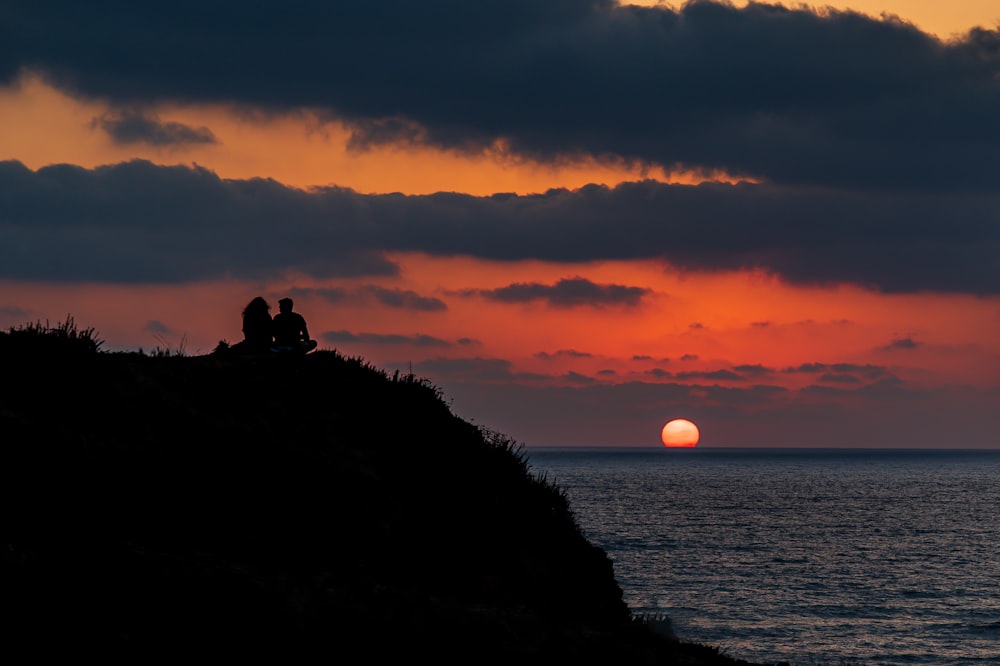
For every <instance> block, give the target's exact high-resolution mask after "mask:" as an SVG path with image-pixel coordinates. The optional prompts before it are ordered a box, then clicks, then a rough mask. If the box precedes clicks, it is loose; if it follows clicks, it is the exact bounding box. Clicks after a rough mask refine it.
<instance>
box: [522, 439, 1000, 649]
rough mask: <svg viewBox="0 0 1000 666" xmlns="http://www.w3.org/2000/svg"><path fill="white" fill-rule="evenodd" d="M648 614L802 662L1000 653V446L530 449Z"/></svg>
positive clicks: (680, 629)
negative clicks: (998, 448)
mask: <svg viewBox="0 0 1000 666" xmlns="http://www.w3.org/2000/svg"><path fill="white" fill-rule="evenodd" d="M525 455H526V457H527V459H528V462H529V465H530V468H531V470H532V471H533V472H534V473H535V474H536V475H544V476H545V478H547V479H548V480H549V481H550V482H553V483H555V484H556V485H557V486H558V487H559V488H561V489H562V490H563V491H564V492H565V493H566V495H567V497H568V498H569V501H570V506H571V508H572V510H573V513H574V514H575V516H576V519H577V522H578V524H579V525H580V527H581V528H582V529H583V531H584V533H585V534H586V535H587V537H588V539H589V540H590V541H591V542H592V543H594V544H595V545H597V546H600V547H601V548H603V549H604V550H605V551H606V552H607V553H608V556H609V557H610V558H611V560H612V562H613V563H614V569H615V576H616V578H617V580H618V582H619V584H620V585H621V587H622V589H623V591H624V593H625V601H626V603H627V604H628V605H629V607H630V608H631V609H632V611H633V613H635V614H643V615H647V616H662V615H666V616H668V617H669V619H670V622H671V624H672V627H673V630H674V632H675V633H676V634H677V636H678V637H679V638H680V639H682V640H685V641H691V642H696V643H703V644H706V645H711V646H715V647H718V648H719V649H720V651H721V652H722V653H724V654H726V655H728V656H731V657H735V658H740V659H746V660H748V661H753V662H758V663H776V662H779V661H788V662H789V663H791V664H792V665H793V666H814V665H815V666H819V665H823V666H842V665H845V664H852V665H853V664H859V665H860V664H872V665H874V664H877V665H880V666H912V665H914V664H933V665H934V666H949V665H955V666H957V665H963V666H964V665H969V664H1000V534H998V531H997V530H998V528H1000V451H943V450H937V451H917V450H885V449H879V450H870V449H869V450H851V449H824V450H806V449H794V450H789V449H712V448H694V449H666V448H661V447H654V448H643V449H632V448H629V449H610V448H608V449H555V448H551V449H550V448H526V449H525Z"/></svg>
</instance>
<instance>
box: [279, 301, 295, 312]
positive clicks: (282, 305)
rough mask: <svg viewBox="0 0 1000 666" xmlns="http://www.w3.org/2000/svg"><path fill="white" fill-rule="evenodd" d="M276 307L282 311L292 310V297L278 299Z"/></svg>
mask: <svg viewBox="0 0 1000 666" xmlns="http://www.w3.org/2000/svg"><path fill="white" fill-rule="evenodd" d="M278 309H279V310H281V311H282V312H291V311H292V299H290V298H282V299H280V300H279V301H278Z"/></svg>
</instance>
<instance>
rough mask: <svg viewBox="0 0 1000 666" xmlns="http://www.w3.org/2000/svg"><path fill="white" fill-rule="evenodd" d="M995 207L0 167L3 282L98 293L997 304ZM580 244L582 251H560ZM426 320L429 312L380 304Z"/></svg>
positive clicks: (878, 198)
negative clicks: (673, 272) (463, 290)
mask: <svg viewBox="0 0 1000 666" xmlns="http://www.w3.org/2000/svg"><path fill="white" fill-rule="evenodd" d="M998 210H1000V194H992V195H981V196H971V195H968V196H965V197H962V198H959V199H957V198H955V197H952V196H946V195H938V196H934V197H927V196H925V195H924V194H923V193H921V194H913V195H907V194H902V193H895V194H893V195H891V196H890V195H888V194H883V193H875V192H868V193H857V192H855V193H846V192H842V191H832V190H808V191H807V190H790V189H787V188H782V187H777V186H773V185H753V184H747V183H744V184H740V185H725V184H703V185H699V186H688V185H668V184H663V183H656V182H652V181H646V182H638V183H624V184H621V185H619V186H617V187H614V188H608V187H602V186H587V187H584V188H581V189H580V190H574V191H569V190H551V191H549V192H546V193H544V194H538V195H526V196H515V195H507V196H503V197H497V196H494V197H475V196H471V195H463V194H455V193H438V194H432V195H421V196H415V195H414V196H407V195H402V194H382V195H363V194H359V193H357V192H354V191H352V190H348V189H342V188H335V187H329V188H320V189H315V190H309V191H306V190H301V189H296V188H291V187H286V186H284V185H281V184H280V183H277V182H275V181H273V180H269V179H251V180H224V179H222V178H219V177H218V176H217V175H216V174H214V173H212V172H210V171H208V170H206V169H203V168H200V167H184V166H169V167H167V166H155V165H153V164H151V163H149V162H145V161H141V160H136V161H132V162H126V163H121V164H116V165H110V166H102V167H97V168H94V169H83V168H80V167H74V166H69V165H54V166H49V167H44V168H41V169H38V170H37V171H32V170H30V169H28V168H27V167H25V166H24V165H23V164H21V163H19V162H13V161H9V162H0V278H14V279H30V280H91V281H104V282H147V283H149V282H184V281H191V280H199V279H208V278H220V277H232V278H245V279H267V278H270V277H273V276H275V275H278V274H282V273H284V272H287V271H290V270H293V269H294V270H295V271H298V272H301V273H304V274H306V275H309V276H312V277H316V278H330V277H348V276H393V275H396V274H398V271H399V268H398V266H397V265H396V264H395V263H394V262H393V261H391V260H390V259H388V258H387V256H388V254H387V253H398V252H421V253H426V254H428V255H431V256H457V255H464V256H472V257H479V258H483V259H491V260H505V261H516V260H528V259H536V260H543V261H551V262H586V261H600V260H628V259H661V260H664V261H666V262H669V263H670V264H672V265H674V266H675V267H677V268H678V269H683V270H701V271H710V270H736V269H741V268H756V269H760V270H764V271H768V272H770V273H773V274H775V275H778V276H780V277H782V278H783V279H785V280H787V281H789V282H792V283H799V284H835V283H842V282H846V283H855V284H859V285H864V286H866V287H871V288H876V289H881V290H883V291H886V292H915V291H928V290H934V291H941V292H968V293H975V294H997V293H1000V263H998V262H997V261H996V257H997V256H1000V224H997V222H996V211H998ZM567 239H572V240H573V242H571V243H570V242H566V241H567ZM646 293H648V290H646V289H644V288H642V287H638V286H624V285H615V284H610V285H602V284H596V283H594V282H592V281H590V280H588V279H585V278H581V277H575V278H568V279H563V280H560V281H558V282H557V283H556V284H552V285H546V284H538V283H526V284H514V285H510V286H508V287H503V288H501V289H496V290H492V291H488V292H485V295H487V296H488V297H490V298H493V299H498V300H504V301H509V302H521V301H527V300H533V299H542V300H544V301H545V302H547V303H549V304H551V305H558V306H565V307H570V306H574V305H585V304H586V305H598V306H600V305H605V306H611V305H625V306H629V305H635V304H637V303H638V302H639V300H640V299H641V297H642V296H643V295H644V294H646ZM382 296H383V297H385V298H387V300H390V301H391V300H396V301H397V302H401V303H409V304H410V305H422V306H423V307H428V306H431V305H433V304H434V301H433V300H424V299H425V298H426V297H422V296H417V295H414V294H405V293H401V292H384V293H382Z"/></svg>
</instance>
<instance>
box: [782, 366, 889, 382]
mask: <svg viewBox="0 0 1000 666" xmlns="http://www.w3.org/2000/svg"><path fill="white" fill-rule="evenodd" d="M782 372H786V373H798V372H801V373H807V374H820V373H822V374H823V376H824V377H825V380H824V381H834V380H833V379H831V378H832V377H835V376H836V377H849V376H850V377H854V378H856V379H858V381H861V379H867V380H873V379H878V378H880V377H889V376H891V374H890V373H889V371H888V369H887V368H885V367H884V366H881V365H872V364H871V363H865V364H859V363H802V364H800V365H797V366H792V367H787V368H785V369H784V370H782ZM821 379H822V378H821ZM836 381H840V380H836ZM844 381H846V379H845V380H844Z"/></svg>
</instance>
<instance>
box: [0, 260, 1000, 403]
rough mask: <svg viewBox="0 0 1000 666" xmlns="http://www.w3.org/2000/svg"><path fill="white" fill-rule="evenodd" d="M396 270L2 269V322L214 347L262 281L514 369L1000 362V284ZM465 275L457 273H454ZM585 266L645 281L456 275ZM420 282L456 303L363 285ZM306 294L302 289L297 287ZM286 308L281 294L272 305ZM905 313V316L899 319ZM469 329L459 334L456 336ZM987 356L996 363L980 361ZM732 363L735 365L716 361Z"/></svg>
mask: <svg viewBox="0 0 1000 666" xmlns="http://www.w3.org/2000/svg"><path fill="white" fill-rule="evenodd" d="M393 259H395V260H396V261H399V262H400V263H401V265H402V268H403V270H402V275H401V276H400V277H398V278H394V279H381V280H377V281H376V280H373V281H370V282H359V281H340V282H336V281H327V282H317V281H314V280H309V279H305V278H291V277H290V278H288V279H287V280H285V281H277V282H272V283H268V284H248V283H240V282H236V281H215V282H207V283H199V284H189V285H161V286H140V285H136V286H129V285H117V286H109V285H66V284H38V283H32V284H25V283H17V282H0V303H3V304H4V305H5V310H6V311H5V312H0V327H3V328H6V327H8V326H16V325H19V324H23V323H26V322H29V321H36V320H42V321H45V320H49V321H51V322H52V323H55V322H58V321H62V320H64V318H65V317H66V315H67V314H70V315H72V316H73V317H74V319H75V320H76V322H77V323H78V324H79V325H80V326H81V327H93V328H95V329H97V331H98V333H99V334H100V335H101V337H102V338H103V339H104V340H106V348H109V349H127V348H131V349H135V348H143V349H147V350H149V349H153V348H156V347H160V348H170V349H177V348H179V347H181V346H182V345H183V347H184V349H185V351H186V352H187V353H189V354H203V353H208V352H210V351H211V350H212V349H213V348H214V347H215V345H216V344H217V343H218V342H219V341H220V340H227V341H229V342H235V341H237V340H239V339H240V338H241V333H240V321H239V318H240V311H241V310H242V308H243V306H244V305H245V304H246V302H248V301H249V300H250V298H252V297H253V296H256V295H258V294H260V295H264V296H265V298H267V299H268V300H269V301H270V302H271V303H272V306H275V304H276V302H277V299H278V298H279V297H281V296H283V295H286V294H287V293H288V292H289V291H290V290H291V289H293V288H294V289H299V290H306V292H305V294H304V295H301V296H298V297H296V309H297V310H298V311H299V312H301V313H302V314H304V315H305V316H306V318H307V320H308V322H309V327H310V330H311V331H312V333H313V335H314V336H315V337H317V338H318V339H320V340H321V342H320V348H321V349H322V348H333V347H334V346H335V345H332V344H328V343H325V342H323V341H322V335H323V333H325V332H328V331H344V330H346V331H349V332H350V333H352V334H355V335H360V334H373V335H376V336H388V335H401V336H417V335H423V336H430V337H431V338H434V339H437V340H438V341H440V342H439V344H438V345H436V346H425V345H419V344H415V343H414V344H407V343H405V342H404V343H398V344H394V345H389V344H386V343H385V342H377V341H366V340H357V341H354V342H350V343H344V344H343V345H337V347H338V348H339V350H340V351H342V352H343V353H345V354H348V355H359V356H362V357H364V358H366V359H368V360H370V361H372V362H373V363H376V364H378V365H383V366H384V365H387V364H392V363H398V362H407V361H409V362H412V363H413V364H414V365H415V366H416V367H417V368H418V369H419V367H420V363H421V362H423V361H425V360H428V359H435V358H482V359H504V360H506V361H508V362H509V363H510V364H511V369H512V371H513V372H515V373H529V374H531V375H533V376H536V377H538V378H541V377H549V378H550V381H552V382H555V383H560V382H562V381H563V380H562V379H561V378H563V377H565V376H567V375H568V373H576V374H577V375H582V376H587V377H592V378H594V380H595V381H602V382H612V383H619V382H624V381H643V382H680V383H691V384H699V383H712V384H721V385H731V386H734V387H747V386H750V385H753V384H755V383H761V384H770V385H780V386H784V387H786V388H790V389H795V388H800V387H802V386H805V385H807V384H809V383H811V382H814V381H815V380H816V378H817V376H818V375H814V374H810V373H802V372H789V370H790V369H795V368H798V367H799V366H803V365H806V364H835V363H842V364H852V365H853V366H856V367H859V368H862V367H865V366H871V367H872V369H873V371H878V372H882V373H888V374H891V375H892V376H896V377H899V378H901V379H904V380H907V381H910V382H915V383H917V384H922V385H935V384H941V383H945V384H959V383H961V384H971V385H977V386H982V387H989V386H995V384H996V378H997V371H998V369H1000V348H998V347H1000V345H998V342H997V341H998V340H1000V336H998V335H997V332H998V328H1000V317H998V310H997V305H996V299H977V298H974V297H962V296H951V295H940V296H935V295H926V294H923V295H920V296H887V295H883V294H877V293H873V292H867V291H864V290H862V289H859V288H850V287H842V288H839V289H829V288H818V287H816V288H807V287H793V286H790V285H787V284H783V283H781V282H779V281H777V280H774V279H771V278H765V277H762V276H760V275H756V274H750V273H741V272H734V273H727V274H704V275H701V274H699V275H694V274H678V273H676V272H671V271H668V270H665V267H664V266H662V265H661V264H659V263H656V262H628V263H625V262H608V263H602V264H579V265H565V266H562V265H553V264H543V263H538V262H522V263H501V262H484V261H478V260H474V259H468V258H464V259H463V258H456V259H434V258H429V257H426V256H411V255H398V256H395V257H393ZM455 276H461V277H460V280H461V284H460V285H455V284H453V283H452V280H453V279H454V277H455ZM574 276H581V277H584V278H586V279H589V280H591V281H593V282H595V283H598V284H619V285H627V286H639V287H643V288H646V289H649V292H648V293H647V295H646V296H645V297H643V298H642V299H641V301H640V302H639V304H637V305H635V306H622V305H616V306H610V305H609V306H603V307H594V306H578V307H573V308H560V307H553V306H551V305H549V304H546V303H544V302H541V301H533V302H527V303H497V302H493V301H489V300H487V299H485V298H484V297H483V296H481V295H476V294H472V295H469V294H467V293H463V292H462V291H457V290H456V289H472V290H490V289H496V288H499V287H505V286H508V285H510V284H512V283H515V282H536V283H539V284H546V285H551V284H554V283H555V282H557V281H558V280H559V279H562V278H568V277H574ZM368 284H378V285H379V286H381V287H384V288H387V289H400V290H412V291H414V292H416V293H418V294H420V295H422V296H433V297H436V298H439V299H441V300H442V301H444V302H445V303H446V304H447V309H446V310H444V311H437V312H415V311H405V310H400V309H399V308H391V307H387V306H383V305H381V304H379V303H378V302H375V301H373V300H372V299H371V298H369V297H366V296H365V292H364V287H365V286H366V285H368ZM330 287H338V288H341V289H343V290H346V291H347V292H349V293H355V292H354V291H352V290H355V291H356V292H357V293H356V294H355V295H356V297H354V298H349V299H347V300H345V301H341V302H337V303H332V302H330V301H327V300H325V299H324V298H322V297H321V296H320V295H319V294H318V293H317V294H309V292H308V290H309V289H319V288H330ZM300 293H301V292H300ZM275 307H276V306H275ZM900 322H906V323H905V325H901V323H900ZM460 340H462V341H464V342H462V343H461V344H460V343H459V341H460ZM984 361H985V362H984ZM722 370H726V371H730V372H734V373H736V375H738V378H733V379H726V378H725V377H719V376H714V375H711V374H706V373H717V372H719V371H722Z"/></svg>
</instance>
